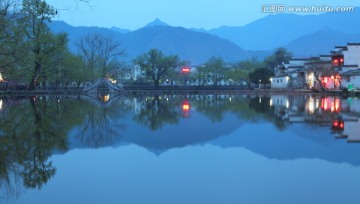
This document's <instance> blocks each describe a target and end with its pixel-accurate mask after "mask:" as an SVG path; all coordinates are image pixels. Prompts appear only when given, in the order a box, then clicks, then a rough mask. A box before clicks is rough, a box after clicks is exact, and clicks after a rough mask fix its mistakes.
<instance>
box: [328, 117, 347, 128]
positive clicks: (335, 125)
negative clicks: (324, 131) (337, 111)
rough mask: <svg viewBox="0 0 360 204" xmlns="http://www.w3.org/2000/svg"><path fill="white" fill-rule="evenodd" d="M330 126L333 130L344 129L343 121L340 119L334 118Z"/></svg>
mask: <svg viewBox="0 0 360 204" xmlns="http://www.w3.org/2000/svg"><path fill="white" fill-rule="evenodd" d="M331 128H332V129H333V130H344V128H345V124H344V121H343V120H341V119H336V120H334V121H333V122H332V125H331Z"/></svg>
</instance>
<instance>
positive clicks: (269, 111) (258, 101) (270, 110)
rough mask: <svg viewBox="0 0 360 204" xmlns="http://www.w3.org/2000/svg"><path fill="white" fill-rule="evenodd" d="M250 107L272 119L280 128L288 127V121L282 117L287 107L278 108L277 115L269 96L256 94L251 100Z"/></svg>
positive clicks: (265, 117)
mask: <svg viewBox="0 0 360 204" xmlns="http://www.w3.org/2000/svg"><path fill="white" fill-rule="evenodd" d="M249 107H250V108H251V109H253V110H255V111H256V112H257V113H258V114H262V117H263V118H264V119H266V120H268V121H272V122H273V123H274V125H275V126H276V127H277V128H278V129H279V130H284V129H285V128H286V123H285V121H284V120H283V119H282V116H283V115H284V114H285V108H282V109H281V110H278V111H277V112H278V114H277V115H276V114H275V110H274V107H271V106H270V98H269V97H261V96H256V97H254V98H252V99H251V100H250V101H249Z"/></svg>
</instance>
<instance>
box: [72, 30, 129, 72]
mask: <svg viewBox="0 0 360 204" xmlns="http://www.w3.org/2000/svg"><path fill="white" fill-rule="evenodd" d="M78 48H79V50H80V54H81V56H82V58H83V60H84V62H85V65H86V68H87V69H88V70H90V71H92V73H93V76H92V79H95V78H96V77H102V78H105V77H108V74H109V73H110V72H111V71H112V70H115V69H116V68H117V67H118V65H119V57H120V56H122V55H123V54H124V50H122V49H120V43H118V42H116V41H115V40H114V39H113V38H112V37H108V36H104V35H101V34H89V35H86V36H84V37H83V38H82V39H81V40H80V43H79V44H78Z"/></svg>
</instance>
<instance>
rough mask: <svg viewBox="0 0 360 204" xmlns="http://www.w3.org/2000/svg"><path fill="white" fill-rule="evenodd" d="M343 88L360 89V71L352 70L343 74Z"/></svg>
mask: <svg viewBox="0 0 360 204" xmlns="http://www.w3.org/2000/svg"><path fill="white" fill-rule="evenodd" d="M341 77H342V78H341V86H342V87H343V88H347V89H349V90H351V89H360V69H356V70H350V71H347V72H344V73H342V74H341Z"/></svg>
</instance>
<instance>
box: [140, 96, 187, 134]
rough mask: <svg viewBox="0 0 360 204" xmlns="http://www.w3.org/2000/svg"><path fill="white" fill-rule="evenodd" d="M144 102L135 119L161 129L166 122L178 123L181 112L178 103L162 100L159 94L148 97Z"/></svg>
mask: <svg viewBox="0 0 360 204" xmlns="http://www.w3.org/2000/svg"><path fill="white" fill-rule="evenodd" d="M144 103H145V104H144V105H143V107H142V109H141V110H140V113H139V114H138V115H136V116H135V118H134V120H135V121H137V122H139V123H140V124H142V125H144V126H146V127H149V128H150V129H151V130H158V129H161V128H162V127H163V126H164V125H165V124H166V123H168V124H177V123H178V122H179V120H180V116H181V114H180V113H179V112H177V111H176V109H175V105H176V104H174V103H170V102H168V101H167V100H162V98H161V97H159V96H155V97H153V98H152V99H148V100H146V101H145V102H144Z"/></svg>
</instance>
